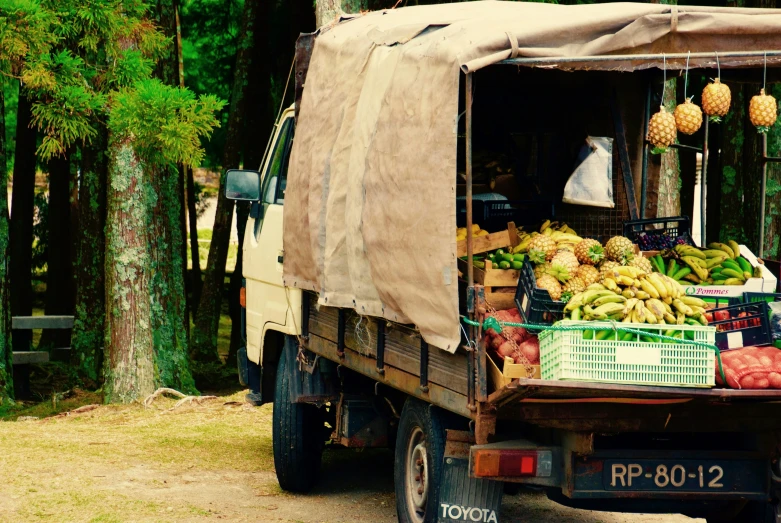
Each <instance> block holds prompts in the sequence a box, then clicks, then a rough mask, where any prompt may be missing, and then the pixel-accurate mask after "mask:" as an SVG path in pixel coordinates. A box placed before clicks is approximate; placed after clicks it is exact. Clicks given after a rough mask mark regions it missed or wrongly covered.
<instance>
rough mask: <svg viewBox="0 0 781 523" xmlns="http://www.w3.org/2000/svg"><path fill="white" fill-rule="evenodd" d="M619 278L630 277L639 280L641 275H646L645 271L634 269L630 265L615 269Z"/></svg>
mask: <svg viewBox="0 0 781 523" xmlns="http://www.w3.org/2000/svg"><path fill="white" fill-rule="evenodd" d="M614 271H615V272H616V273H618V275H619V276H629V277H630V278H637V277H638V276H640V275H641V274H645V271H643V270H642V269H640V268H639V267H632V266H630V265H623V266H621V267H616V268H615V269H614Z"/></svg>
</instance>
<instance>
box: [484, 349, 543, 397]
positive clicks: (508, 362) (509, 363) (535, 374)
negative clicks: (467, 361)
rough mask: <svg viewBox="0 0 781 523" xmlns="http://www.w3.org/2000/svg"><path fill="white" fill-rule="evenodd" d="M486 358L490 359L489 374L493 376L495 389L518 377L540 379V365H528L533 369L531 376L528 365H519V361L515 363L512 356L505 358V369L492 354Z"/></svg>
mask: <svg viewBox="0 0 781 523" xmlns="http://www.w3.org/2000/svg"><path fill="white" fill-rule="evenodd" d="M486 359H487V360H488V374H489V375H490V376H491V382H492V383H493V385H494V390H499V389H501V388H503V387H505V386H507V385H509V384H510V383H511V382H512V381H513V380H516V379H518V378H529V377H531V378H534V379H540V366H539V365H528V367H531V371H532V372H531V376H529V372H528V371H527V365H518V364H517V363H513V360H512V358H505V359H504V369H500V368H499V367H498V366H497V365H496V363H495V362H494V360H493V359H492V358H491V357H490V356H488V357H486Z"/></svg>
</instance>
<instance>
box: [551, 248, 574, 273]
mask: <svg viewBox="0 0 781 523" xmlns="http://www.w3.org/2000/svg"><path fill="white" fill-rule="evenodd" d="M556 264H561V265H562V266H563V267H564V268H565V269H566V270H567V274H568V277H571V276H575V271H577V270H578V267H579V266H580V264H579V263H578V258H577V257H576V256H575V255H574V254H573V253H571V252H569V251H559V252H557V253H556V256H554V257H553V259H552V260H551V265H556Z"/></svg>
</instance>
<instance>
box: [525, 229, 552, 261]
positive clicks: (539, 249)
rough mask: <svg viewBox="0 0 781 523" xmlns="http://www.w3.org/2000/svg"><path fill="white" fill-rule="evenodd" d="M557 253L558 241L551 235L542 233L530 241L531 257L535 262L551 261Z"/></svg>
mask: <svg viewBox="0 0 781 523" xmlns="http://www.w3.org/2000/svg"><path fill="white" fill-rule="evenodd" d="M555 255H556V241H555V240H554V239H553V238H551V237H550V236H546V235H544V234H540V235H539V236H535V237H534V238H532V240H531V241H530V242H529V258H531V260H532V261H533V262H534V263H542V262H544V261H551V260H552V259H553V257H554V256H555Z"/></svg>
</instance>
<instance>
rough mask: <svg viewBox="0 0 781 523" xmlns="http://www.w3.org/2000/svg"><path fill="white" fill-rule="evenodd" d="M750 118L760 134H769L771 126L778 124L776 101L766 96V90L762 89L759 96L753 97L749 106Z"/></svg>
mask: <svg viewBox="0 0 781 523" xmlns="http://www.w3.org/2000/svg"><path fill="white" fill-rule="evenodd" d="M748 116H749V118H750V119H751V123H752V124H754V126H755V127H756V128H757V131H759V132H760V133H766V132H768V130H769V128H770V126H772V125H773V124H774V123H776V118H777V117H778V107H777V106H776V99H775V98H773V97H772V96H770V95H768V94H765V90H764V89H761V90H760V91H759V94H758V95H757V96H752V97H751V102H750V103H749V105H748Z"/></svg>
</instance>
